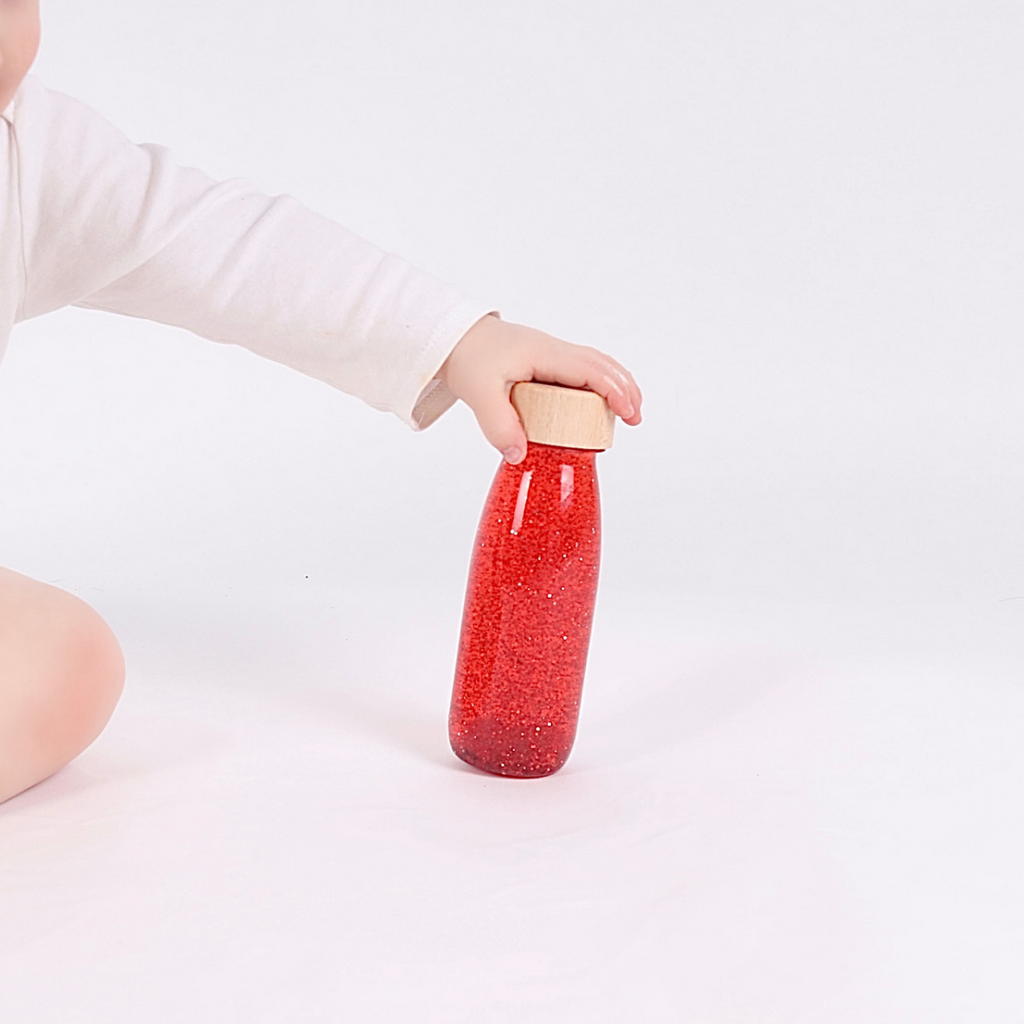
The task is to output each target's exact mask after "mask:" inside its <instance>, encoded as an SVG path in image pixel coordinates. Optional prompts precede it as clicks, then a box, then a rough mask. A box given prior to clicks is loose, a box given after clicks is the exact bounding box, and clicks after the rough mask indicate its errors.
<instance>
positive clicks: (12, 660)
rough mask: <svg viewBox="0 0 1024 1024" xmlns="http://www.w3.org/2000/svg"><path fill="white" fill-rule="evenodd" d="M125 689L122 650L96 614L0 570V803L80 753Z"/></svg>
mask: <svg viewBox="0 0 1024 1024" xmlns="http://www.w3.org/2000/svg"><path fill="white" fill-rule="evenodd" d="M123 686H124V659H123V657H122V655H121V648H120V646H119V645H118V643H117V640H116V639H115V638H114V634H113V633H112V632H111V631H110V628H109V627H108V626H107V624H106V623H105V622H104V621H103V620H102V619H101V618H100V617H99V615H97V614H96V612H94V611H93V610H92V609H91V608H90V607H89V606H88V605H87V604H85V602H84V601H80V600H79V599H78V598H77V597H74V596H73V595H72V594H69V593H67V592H66V591H63V590H59V589H58V588H57V587H52V586H49V585H48V584H46V583H38V582H36V581H35V580H32V579H29V578H28V577H27V576H22V575H21V574H20V573H16V572H12V571H11V570H10V569H2V568H0V802H2V801H4V800H7V799H8V798H10V797H12V796H14V795H15V794H17V793H20V792H22V791H23V790H25V789H28V788H29V787H30V786H34V785H35V784H36V783H37V782H42V780H43V779H45V778H47V777H48V776H50V775H52V774H53V773H54V772H55V771H57V770H58V769H59V768H62V767H63V766H64V765H66V764H67V763H68V762H69V761H71V760H72V759H73V758H75V757H77V756H78V755H79V754H80V753H81V752H82V751H83V750H85V748H86V747H87V746H89V744H90V743H92V741H93V740H94V739H96V737H97V736H99V734H100V733H101V732H102V731H103V727H104V726H105V725H106V724H107V721H108V720H109V718H110V716H111V714H112V713H113V711H114V707H115V706H116V704H117V701H118V698H119V697H120V696H121V690H122V688H123Z"/></svg>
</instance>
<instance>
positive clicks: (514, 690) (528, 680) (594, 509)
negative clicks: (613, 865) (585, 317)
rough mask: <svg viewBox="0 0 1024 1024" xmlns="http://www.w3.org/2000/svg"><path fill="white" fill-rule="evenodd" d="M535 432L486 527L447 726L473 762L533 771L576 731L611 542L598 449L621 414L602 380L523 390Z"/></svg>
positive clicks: (523, 774)
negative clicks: (606, 545) (606, 539)
mask: <svg viewBox="0 0 1024 1024" xmlns="http://www.w3.org/2000/svg"><path fill="white" fill-rule="evenodd" d="M512 403H513V405H515V407H516V410H517V412H518V413H519V417H520V419H521V420H522V422H523V427H524V429H525V430H526V437H527V440H528V441H529V444H528V446H527V453H526V458H525V459H524V460H523V461H522V462H521V463H519V465H517V466H510V465H509V464H508V463H506V462H503V463H502V464H501V466H500V467H499V468H498V473H497V475H496V476H495V478H494V483H493V484H492V485H491V490H490V493H489V494H488V496H487V501H486V504H485V505H484V512H483V516H482V517H481V520H480V527H479V529H478V531H477V535H476V546H475V548H474V550H473V557H472V562H471V564H470V570H469V583H468V586H467V589H466V604H465V608H464V611H463V617H462V634H461V638H460V641H459V653H458V660H457V663H456V668H455V686H454V689H453V692H452V704H451V714H450V717H449V723H448V735H449V739H450V740H451V745H452V750H454V751H455V753H456V754H457V755H458V756H459V757H460V758H462V760H463V761H465V762H467V763H468V764H471V765H473V766H474V767H476V768H481V769H483V770H484V771H488V772H493V773H495V774H497V775H511V776H516V777H519V778H534V777H537V776H541V775H550V774H551V773H552V772H555V771H557V770H558V769H559V768H561V767H562V765H563V764H565V762H566V759H567V758H568V757H569V751H570V750H571V749H572V745H573V740H574V739H575V737H576V723H577V720H578V718H579V710H580V693H581V690H582V688H583V675H584V671H585V669H586V664H587V649H588V647H589V645H590V626H591V620H592V618H593V613H594V600H595V598H596V596H597V575H598V565H599V560H600V548H601V511H600V504H599V500H598V490H597V475H596V467H595V457H596V455H597V453H598V452H599V451H603V450H604V449H606V448H609V447H610V446H611V440H612V428H613V426H614V415H613V414H612V412H611V410H610V409H609V407H608V404H607V403H606V402H605V400H604V399H603V398H602V397H601V396H600V395H597V394H595V393H594V392H592V391H585V390H581V389H577V388H565V387H560V386H556V385H551V384H539V383H536V382H529V383H523V384H517V385H515V387H514V388H513V389H512Z"/></svg>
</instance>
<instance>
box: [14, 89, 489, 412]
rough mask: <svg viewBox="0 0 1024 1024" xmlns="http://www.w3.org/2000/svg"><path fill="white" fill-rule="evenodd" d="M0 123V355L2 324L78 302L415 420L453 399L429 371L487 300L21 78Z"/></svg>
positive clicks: (485, 310) (280, 198)
mask: <svg viewBox="0 0 1024 1024" xmlns="http://www.w3.org/2000/svg"><path fill="white" fill-rule="evenodd" d="M2 117H3V120H2V122H0V204H2V212H0V358H2V356H3V352H4V349H5V347H6V345H7V339H8V336H9V334H10V330H11V327H12V325H13V324H15V323H17V322H18V321H20V320H27V319H29V318H30V317H34V316H39V315H40V314H42V313H47V312H49V311H51V310H54V309H58V308H60V307H62V306H69V305H75V306H83V307H86V308H90V309H104V310H109V311H111V312H115V313H124V314H127V315H129V316H136V317H143V318H145V319H148V320H156V321H159V322H161V323H166V324H173V325H175V326H179V327H184V328H187V329H188V330H190V331H193V332H194V333H196V334H198V335H201V336H202V337H204V338H209V339H211V340H213V341H222V342H232V343H234V344H237V345H242V346H244V347H245V348H247V349H250V350H251V351H253V352H256V353H258V354H260V355H262V356H266V357H268V358H270V359H273V360H275V361H277V362H279V363H284V364H285V365H287V366H291V367H294V368H295V369H297V370H301V371H302V372H303V373H307V374H309V375H310V376H312V377H316V378H319V379H320V380H323V381H326V382H327V383H329V384H332V385H334V386H335V387H337V388H340V389H341V390H342V391H347V392H349V393H350V394H353V395H356V396H358V397H359V398H362V399H363V400H364V401H366V402H367V403H369V404H370V405H372V406H374V407H376V408H378V409H384V410H389V411H391V412H394V413H396V414H397V415H398V416H399V417H401V419H402V420H404V421H405V422H406V423H408V424H409V425H410V426H412V427H414V428H422V427H425V426H428V425H429V424H430V423H431V422H433V421H434V420H435V419H436V418H437V417H438V416H439V415H440V414H441V413H442V412H444V411H445V409H447V408H448V407H449V406H450V405H451V404H452V403H453V401H454V399H453V398H452V396H451V393H450V392H449V391H448V389H447V388H446V387H445V386H444V384H443V383H442V382H441V381H439V380H437V379H436V378H435V374H436V373H437V371H438V369H439V368H440V366H441V364H442V363H443V362H444V360H445V359H446V358H447V356H448V353H449V352H450V351H451V350H452V348H453V347H454V346H455V344H456V343H457V342H458V341H459V339H460V338H461V337H462V335H463V334H465V332H466V331H467V330H468V329H469V328H470V327H471V326H472V325H473V324H474V323H476V321H477V320H479V319H480V318H481V317H483V316H485V315H486V314H487V313H489V312H494V309H493V307H491V306H487V305H483V304H481V303H479V302H477V301H475V300H473V299H471V298H468V297H467V296H465V295H464V294H462V293H461V292H460V291H458V290H457V289H455V288H453V287H452V286H450V285H447V284H445V283H443V282H441V281H438V280H437V279H436V278H433V277H430V276H429V275H427V274H424V273H422V272H420V271H418V270H416V269H414V268H413V267H411V266H409V264H407V263H405V262H404V261H403V260H400V259H398V258H397V257H395V256H392V255H390V254H389V253H386V252H383V251H382V250H380V249H378V248H376V247H375V246H373V245H371V244H370V243H368V242H366V241H364V240H363V239H361V238H359V237H358V236H357V235H354V234H353V233H352V232H350V231H348V230H347V229H345V228H343V227H341V226H339V225H337V224H335V223H333V222H331V221H329V220H327V219H326V218H325V217H321V216H319V215H318V214H316V213H313V212H311V211H310V210H307V209H306V208H305V207H303V206H302V205H301V204H300V203H298V202H296V200H294V199H292V198H291V197H289V196H273V197H271V196H266V195H263V194H261V193H260V192H259V191H258V190H257V189H256V188H255V187H254V186H252V185H250V184H249V183H248V182H245V181H241V180H231V181H225V182H215V181H213V180H212V179H210V178H209V177H207V176H206V175H205V174H203V173H201V172H200V171H197V170H194V169H192V168H186V167H179V166H178V165H177V164H175V163H174V161H173V159H172V158H171V155H170V154H169V153H168V151H167V150H166V149H164V148H163V147H160V146H153V145H148V144H147V145H136V144H135V143H133V142H131V141H130V140H129V139H127V138H126V137H125V136H124V135H122V134H121V133H120V132H119V131H118V130H117V129H116V128H114V127H113V126H112V125H110V124H109V123H108V122H107V121H106V120H104V119H103V118H102V117H100V116H99V115H98V114H96V113H95V112H93V111H92V110H90V109H89V108H88V107H86V106H85V105H84V104H82V103H79V102H78V101H77V100H74V99H71V98H70V97H68V96H64V95H62V94H60V93H57V92H53V91H51V90H49V89H46V88H44V87H43V86H42V85H41V84H40V83H39V81H38V80H36V79H35V78H34V77H33V76H31V75H30V76H29V77H27V78H26V79H25V81H24V82H23V84H22V86H21V88H20V90H19V91H18V94H17V95H16V96H15V98H14V100H13V102H12V103H11V104H10V106H8V108H7V109H6V110H5V111H4V112H3V115H2Z"/></svg>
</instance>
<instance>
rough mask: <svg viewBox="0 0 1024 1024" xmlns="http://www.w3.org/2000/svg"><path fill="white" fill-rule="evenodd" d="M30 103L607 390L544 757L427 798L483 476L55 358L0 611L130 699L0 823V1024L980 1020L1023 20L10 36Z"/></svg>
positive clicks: (201, 346) (276, 26)
mask: <svg viewBox="0 0 1024 1024" xmlns="http://www.w3.org/2000/svg"><path fill="white" fill-rule="evenodd" d="M43 14H44V42H43V48H42V51H41V54H40V58H39V61H38V64H37V67H36V71H37V73H38V74H39V75H40V77H41V78H42V79H43V81H44V82H45V83H46V84H47V85H49V86H51V87H53V88H57V89H61V90H63V91H66V92H70V93H72V94H73V95H76V96H77V97H79V98H81V99H83V100H85V101H86V102H88V103H90V104H91V105H92V106H94V107H96V108H97V109H99V110H100V111H101V112H103V113H104V114H105V115H106V116H107V117H109V118H110V119H111V120H112V121H113V122H114V123H115V124H117V125H118V126H119V127H121V128H122V129H123V130H124V131H125V132H126V133H127V134H129V135H130V136H131V137H132V138H135V139H136V140H138V141H140V142H141V141H153V142H159V143H162V144H165V145H167V146H169V147H170V148H171V149H172V150H173V151H174V152H175V153H176V155H177V157H178V159H179V160H180V161H181V162H182V163H186V164H192V165H196V166H200V167H202V168H203V169H205V170H207V171H208V172H210V173H211V174H214V175H216V176H220V177H231V176H243V177H246V178H249V179H251V180H253V181H255V182H256V183H257V184H258V185H260V186H261V187H262V188H264V189H265V190H267V191H270V192H275V193H276V192H287V193H290V194H292V195H295V196H297V197H299V198H300V199H302V200H303V201H304V202H306V203H307V204H308V205H310V206H312V207H314V208H315V209H317V210H319V211H321V212H323V213H326V214H328V215H329V216H332V217H334V218H336V219H337V220H339V221H341V222H343V223H345V224H346V225H347V226H348V227H350V228H352V229H354V230H356V231H358V232H360V233H361V234H363V235H364V236H366V237H368V238H370V239H371V240H372V241H374V242H376V243H378V244H380V245H382V246H383V247H385V248H388V249H390V250H393V251H396V252H399V253H400V254H402V255H404V256H406V257H407V258H409V259H411V260H412V261H413V262H415V263H417V264H418V265H419V266H420V267H422V268H423V269H425V270H428V271H431V272H433V273H435V274H436V275H438V276H440V277H443V278H445V279H447V280H449V281H452V282H453V283H456V284H458V285H459V286H460V287H462V288H463V289H464V290H466V291H468V292H470V293H472V294H474V295H476V296H478V297H480V298H481V299H483V300H486V301H490V302H493V303H494V304H495V305H496V306H497V307H498V308H500V309H501V310H502V313H503V315H504V316H505V317H506V318H507V319H511V320H518V321H520V322H525V323H530V324H533V325H535V326H538V327H541V328H543V329H545V330H548V331H550V332H552V333H555V334H559V335H561V336H563V337H566V338H568V339H570V340H576V341H580V342H584V343H587V344H592V345H595V346H597V347H599V348H603V349H605V350H607V351H609V352H611V353H613V354H614V355H616V356H617V357H618V358H619V359H620V360H621V361H622V362H623V363H625V364H626V365H627V366H629V367H630V368H631V369H632V370H633V371H634V372H635V374H636V376H637V378H638V379H639V381H640V383H641V385H642V387H643V388H644V392H645V398H646V403H645V422H644V424H643V426H642V427H640V428H638V429H636V430H631V429H628V428H620V430H619V432H618V436H617V438H616V443H615V447H614V448H613V449H612V450H611V451H610V452H608V453H607V454H605V455H603V456H601V458H600V461H599V466H600V473H601V482H602V488H603V501H604V515H605V555H604V565H603V576H602V590H601V596H600V599H599V610H598V618H597V623H596V629H595V637H594V645H593V648H592V654H591V667H590V675H589V677H588V683H587V692H586V693H587V695H586V702H585V706H584V713H583V719H582V722H581V728H580V735H579V740H578V743H577V748H576V751H575V753H574V755H573V758H572V760H571V761H570V762H569V765H568V766H567V767H566V768H565V769H564V770H563V772H562V773H560V774H559V775H557V776H555V777H553V778H551V779H549V780H542V781H538V782H530V783H521V782H510V781H506V780H496V779H490V778H487V777H484V776H481V775H478V774H475V773H472V772H470V771H469V770H468V769H463V768H462V767H461V766H460V765H459V764H458V762H456V761H455V760H454V758H452V757H451V755H450V754H449V753H448V752H447V748H446V743H445V735H444V727H445V716H446V710H447V708H446V704H447V691H448V686H449V684H450V677H451V669H452V664H453V661H454V651H455V644H456V642H457V634H458V625H459V613H460V610H461V597H462V587H463V585H464V581H465V574H466V569H467V564H468V555H469V547H470V544H471V541H472V535H473V531H474V529H475V526H476V521H477V517H478V515H479V510H480V506H481V503H482V500H483V496H484V493H485V492H486V489H487V486H488V485H489V481H490V477H491V475H492V473H493V471H494V468H495V466H496V464H497V455H496V453H494V452H492V451H491V450H490V449H489V448H488V447H487V445H486V443H485V442H484V441H483V439H482V438H481V437H480V435H479V434H478V432H477V431H476V428H475V425H474V423H473V420H472V417H471V416H470V415H469V414H468V412H467V411H466V410H465V409H463V408H458V409H456V410H453V412H451V413H449V414H448V415H447V416H445V417H444V418H443V419H442V420H441V421H440V422H439V423H438V424H436V425H435V426H434V427H432V428H430V430H428V431H427V432H425V433H424V434H422V435H412V434H410V433H409V432H408V431H407V430H406V429H405V428H404V427H402V426H401V424H399V423H398V422H397V421H396V420H393V419H391V418H388V417H386V416H383V415H381V414H379V413H376V412H373V411H371V410H369V409H367V408H365V407H362V406H360V405H359V403H358V402H356V401H355V400H353V399H351V398H349V397H348V396H345V395H341V394H338V393H336V392H333V391H332V390H331V389H329V388H328V387H326V386H325V385H323V384H320V383H318V382H316V381H312V380H308V379H306V378H303V377H301V376H300V375H298V374H296V373H294V372H291V371H289V370H286V369H284V368H282V367H280V366H277V365H274V364H270V363H266V362H261V361H259V360H258V359H256V358H255V357H253V356H251V355H249V354H248V353H245V352H243V351H241V350H236V349H229V348H224V347H220V346H216V345H213V344H211V343H208V342H205V341H201V340H199V339H196V338H194V337H192V336H190V335H187V334H185V333H183V332H180V331H176V330H173V329H170V328H165V327H161V326H159V325H153V324H149V323H145V322H141V321H129V320H119V319H117V318H113V317H109V316H105V315H101V314H95V313H86V312H83V311H75V310H69V311H64V312H61V313H58V314H54V315H51V316H49V317H47V318H45V319H42V320H39V321H35V322H32V323H28V324H25V325H22V326H21V327H19V328H18V329H17V330H16V332H15V335H14V338H13V339H12V343H11V348H10V350H9V353H8V355H7V358H6V360H5V362H4V365H3V368H2V371H0V564H6V565H8V566H10V567H11V568H14V569H17V570H19V571H22V572H26V573H28V574H30V575H33V576H36V577H37V578H40V579H44V580H48V581H51V582H58V583H59V585H62V586H65V587H67V588H68V589H70V590H73V591H74V592H76V593H78V594H80V595H81V596H82V597H84V598H85V599H86V600H88V601H90V603H92V604H94V605H95V606H96V607H97V608H98V609H99V610H100V611H101V612H102V613H103V614H104V615H105V616H106V617H107V619H108V621H110V623H111V624H112V626H113V627H114V628H115V630H116V631H117V632H118V634H119V636H120V637H121V640H122V644H123V646H124V648H125V651H126V656H127V659H128V664H129V681H128V688H127V690H126V695H125V698H124V700H123V702H122V705H121V707H120V708H119V710H118V712H117V713H116V715H115V717H114V720H113V722H112V724H111V726H110V728H109V730H108V732H107V733H106V734H105V735H104V736H103V737H102V738H101V739H100V740H99V741H98V742H97V744H96V745H95V746H94V747H93V748H92V749H91V750H90V751H88V752H87V753H86V754H85V755H83V757H82V758H80V759H79V761H78V762H76V763H75V764H74V765H72V766H71V767H70V768H69V769H67V770H65V771H64V772H62V773H60V774H59V775H58V776H56V777H55V778H54V779H52V780H50V781H49V782H47V783H45V784H43V785H41V786H39V787H37V788H36V789H35V790H33V791H31V792H30V793H28V794H25V795H24V796H22V797H19V798H17V799H16V800H14V801H12V802H10V803H9V804H7V805H5V806H4V807H3V808H2V809H0V871H2V874H0V894H2V899H0V1008H2V1007H6V1006H13V1007H15V1008H16V1011H17V1012H12V1013H10V1014H7V1013H5V1017H8V1016H9V1017H10V1019H11V1020H12V1021H18V1022H21V1021H24V1022H35V1021H40V1022H44V1021H45V1022H50V1021H53V1020H61V1021H68V1022H77V1021H90V1022H91V1021H104V1022H107V1024H110V1022H120V1021H126V1022H127V1021H133V1022H134V1021H138V1020H142V1019H145V1020H147V1021H153V1022H154V1024H162V1022H164V1021H166V1022H178V1021H197V1020H198V1021H207V1020H208V1021H216V1022H232V1021H239V1022H243V1021H244V1022H249V1021H259V1022H262V1021H267V1022H271V1021H273V1022H280V1021H286V1020H303V1021H320V1020H323V1021H336V1020H351V1021H357V1022H363V1021H367V1022H371V1021H373V1022H376V1021H382V1022H384V1021H398V1020H405V1021H412V1020H415V1021H417V1022H433V1021H438V1022H441V1021H444V1022H446V1024H458V1022H462V1021H466V1022H468V1021H471V1020H472V1021H476V1020H483V1021H486V1022H488V1024H491V1022H493V1024H502V1022H504V1021H509V1022H512V1021H516V1022H519V1021H522V1022H538V1024H540V1022H544V1024H546V1022H551V1024H568V1022H575V1021H580V1022H587V1024H603V1022H608V1024H619V1022H622V1021H627V1020H635V1021H644V1022H651V1024H659V1022H662V1021H664V1022H687V1024H689V1022H695V1024H697V1022H700V1024H704V1022H715V1024H719V1022H721V1024H733V1022H743V1024H748V1022H755V1024H762V1022H774V1021H780V1022H781V1021H785V1022H795V1021H808V1022H812V1021H813V1022H829V1024H841V1022H851V1024H852V1022H861V1021H869V1020H870V1021H872V1022H885V1021H893V1022H900V1024H906V1022H913V1021H927V1022H929V1024H941V1022H945V1021H971V1022H973V1021H985V1022H986V1024H995V1022H1001V1021H1008V1022H1009V1021H1014V1022H1018V1021H1019V1020H1020V1019H1022V1018H1024V986H1022V985H1021V983H1020V982H1019V980H1018V979H1019V977H1020V976H1024V884H1022V882H1021V880H1020V871H1019V864H1020V862H1021V858H1022V856H1024V815H1022V802H1024V785H1022V779H1024V750H1022V742H1021V740H1022V733H1024V688H1022V678H1021V668H1022V655H1024V650H1022V647H1021V642H1020V637H1021V633H1022V630H1024V540H1022V538H1024V530H1022V520H1024V515H1022V513H1024V472H1022V468H1021V462H1022V458H1021V457H1022V454H1024V451H1022V449H1024V431H1022V427H1024V423H1022V413H1021V405H1022V403H1021V381H1022V375H1024V345H1022V338H1021V328H1022V322H1024V316H1022V313H1024V309H1022V305H1024V303H1022V298H1021V296H1022V289H1021V271H1022V270H1024V259H1022V237H1024V231H1022V229H1024V210H1022V199H1021V188H1020V182H1021V181H1022V180H1024V166H1022V165H1024V160H1022V156H1024V139H1022V134H1024V127H1022V117H1021V103H1022V99H1024V73H1022V71H1021V66H1022V60H1021V55H1022V44H1024V14H1022V11H1021V8H1020V6H1019V4H1016V3H1011V2H995V0H974V2H971V3H967V2H948V3H946V2H932V3H924V2H920V3H914V2H906V0H896V2H889V3H859V4H821V3H814V4H812V3H800V2H793V0H786V2H781V0H780V2H774V3H754V2H748V3H738V2H734V0H724V2H716V3H689V2H687V3H678V2H677V3H668V2H665V3H662V2H646V3H639V4H625V3H620V4H613V3H608V2H594V0H590V2H588V3H582V2H570V0H544V2H541V0H534V2H523V0H514V2H512V3H507V4H484V3H470V2H456V0H438V2H433V3H430V4H421V3H412V2H409V0H376V2H374V3H369V2H362V3H343V4H338V3H337V2H314V0H304V2H302V3H300V4H292V5H279V4H271V3H268V2H255V0H247V2H244V3H243V2H242V0H206V2H204V3H200V2H198V0H181V2H180V3H177V4H171V5H167V4H156V3H152V2H149V0H141V2H140V0H136V2H131V3H130V2H128V0H95V2H92V3H89V4H81V3H73V2H71V0H43Z"/></svg>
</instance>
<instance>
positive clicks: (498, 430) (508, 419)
mask: <svg viewBox="0 0 1024 1024" xmlns="http://www.w3.org/2000/svg"><path fill="white" fill-rule="evenodd" d="M473 411H474V413H475V414H476V421H477V423H478V424H479V425H480V429H481V431H483V435H484V437H486V438H487V440H488V441H490V443H491V444H493V445H494V447H495V448H497V449H498V451H499V452H501V454H502V456H504V459H505V461H506V462H508V463H510V464H511V465H513V466H514V465H516V464H517V463H520V462H522V461H523V459H525V458H526V433H525V431H524V430H523V425H522V423H520V422H519V414H518V413H517V412H516V410H515V409H514V408H513V406H512V403H511V402H510V401H509V400H508V398H507V396H505V395H502V396H500V397H499V398H498V399H495V400H488V401H487V402H485V403H482V404H481V406H480V408H479V409H474V410H473Z"/></svg>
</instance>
